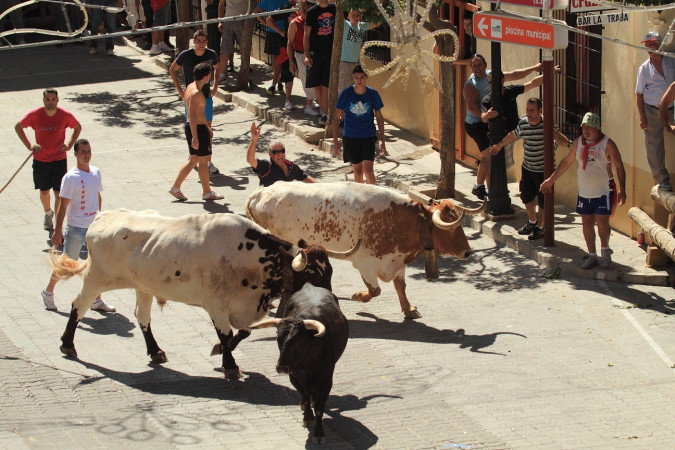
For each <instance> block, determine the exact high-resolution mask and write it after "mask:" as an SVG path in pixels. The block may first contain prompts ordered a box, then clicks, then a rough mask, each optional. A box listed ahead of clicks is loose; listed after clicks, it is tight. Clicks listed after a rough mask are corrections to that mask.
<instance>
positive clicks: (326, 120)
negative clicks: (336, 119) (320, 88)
mask: <svg viewBox="0 0 675 450" xmlns="http://www.w3.org/2000/svg"><path fill="white" fill-rule="evenodd" d="M326 122H328V116H327V115H325V114H321V118H320V119H319V123H320V124H321V125H326Z"/></svg>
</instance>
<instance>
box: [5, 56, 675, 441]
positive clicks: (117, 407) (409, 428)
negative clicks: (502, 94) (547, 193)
mask: <svg viewBox="0 0 675 450" xmlns="http://www.w3.org/2000/svg"><path fill="white" fill-rule="evenodd" d="M116 51H117V54H118V56H117V57H114V58H109V57H107V56H104V55H101V56H95V57H90V56H89V55H87V49H86V47H85V46H77V45H73V46H65V47H63V48H44V49H34V50H25V51H22V54H21V56H22V58H21V59H19V58H16V56H17V55H18V53H17V54H13V53H12V54H11V55H12V56H13V58H9V57H10V53H8V52H0V68H1V70H0V81H2V83H0V99H1V101H0V112H1V114H2V117H3V118H4V119H5V120H4V122H3V124H2V126H1V127H0V139H2V141H3V142H5V143H6V145H4V146H2V148H0V162H1V167H0V182H2V184H4V183H5V182H6V180H8V179H9V177H10V176H11V174H12V173H14V171H15V170H16V169H17V168H18V167H19V166H20V164H21V162H22V161H23V160H24V158H25V157H26V153H25V150H23V148H22V146H21V144H20V142H19V140H18V138H17V137H16V135H15V133H14V129H13V127H14V124H15V123H16V121H17V120H18V119H19V118H20V117H21V115H22V114H23V113H25V112H26V111H28V110H29V109H31V108H34V107H37V106H40V104H41V103H40V101H41V91H42V89H43V88H44V87H47V86H55V87H57V88H58V89H59V94H60V99H61V102H60V106H62V107H64V108H66V109H68V110H70V111H72V112H73V113H74V114H75V116H76V117H77V118H78V119H79V120H80V121H81V123H82V125H83V133H82V137H86V138H88V139H89V140H90V141H91V142H92V149H93V158H92V164H94V165H96V166H97V167H99V168H101V170H102V173H103V177H104V178H103V180H104V187H105V191H104V192H103V205H104V208H106V209H112V208H119V207H124V208H128V209H134V210H143V209H155V210H158V211H159V212H161V213H162V214H164V215H168V216H178V215H182V214H188V213H236V214H242V213H243V205H244V202H245V200H246V198H247V196H248V195H249V194H250V193H251V191H252V190H253V189H254V188H255V187H256V186H257V184H258V183H257V178H255V176H253V174H252V173H251V171H250V169H249V168H248V167H247V165H246V162H245V151H246V146H247V144H248V141H249V128H250V123H251V121H253V120H258V119H256V117H255V116H254V115H253V114H252V113H251V112H249V111H248V110H247V109H245V108H240V107H237V106H234V105H233V104H232V103H225V102H222V101H220V100H217V101H216V114H215V119H214V133H215V139H214V148H215V152H214V157H213V161H214V163H215V164H216V165H217V166H218V167H219V168H220V170H221V174H220V175H216V176H214V177H212V184H213V188H214V190H216V191H217V192H219V193H222V194H224V195H225V199H224V200H223V201H216V202H203V201H201V200H194V199H198V198H199V197H198V195H199V193H200V192H201V191H200V188H199V184H198V182H197V177H196V174H192V175H190V176H189V177H188V179H187V181H186V182H185V183H184V188H183V192H185V194H186V195H187V196H188V197H190V200H189V201H187V202H183V203H181V202H176V201H173V199H172V197H171V196H170V195H169V194H168V193H167V192H166V191H167V190H168V188H169V187H170V185H171V183H172V182H173V179H174V177H175V175H176V173H177V170H178V167H179V166H180V164H181V163H182V162H183V161H184V159H185V157H186V155H185V154H186V149H185V145H186V144H185V141H184V138H183V131H182V126H181V124H182V122H183V108H182V105H181V104H180V102H179V101H178V99H177V96H176V95H175V92H174V90H173V87H172V83H171V81H170V78H169V77H168V75H167V74H166V71H165V70H163V69H161V68H160V67H159V66H158V65H156V64H155V62H154V61H153V60H151V59H150V58H148V57H147V56H145V55H142V54H139V53H137V52H135V51H133V50H132V49H131V48H129V47H124V46H119V47H117V49H116ZM10 62H11V64H10ZM261 101H264V100H261ZM275 101H278V99H276V100H275ZM298 120H304V118H300V119H298ZM275 139H282V140H283V141H284V142H286V147H287V149H289V158H291V159H293V160H295V161H296V162H298V163H299V164H300V165H301V166H302V167H303V168H305V169H306V170H307V171H308V172H311V173H313V174H315V175H317V177H318V178H320V180H321V181H339V180H344V179H345V176H346V174H347V172H348V171H347V170H345V167H344V165H343V164H342V163H341V162H338V161H337V160H335V159H333V158H331V157H330V156H329V155H328V154H327V153H324V152H321V151H317V150H316V148H315V147H312V146H310V145H308V144H306V143H305V142H304V141H302V140H300V139H298V138H296V137H294V136H290V135H288V134H285V133H284V132H282V131H279V130H278V129H276V128H274V127H272V126H269V125H265V126H264V128H263V137H262V139H261V146H260V148H261V149H262V148H263V147H262V146H264V145H265V143H267V142H270V141H271V140H275ZM396 144H398V145H399V146H401V148H402V147H403V145H405V143H404V142H396ZM394 147H395V145H394V143H392V148H394ZM399 152H403V150H400V151H399ZM392 153H393V155H392V157H390V158H389V159H387V160H381V161H379V162H378V164H377V166H376V167H377V168H378V175H380V176H382V175H383V173H386V175H387V176H388V177H392V178H396V179H399V180H401V181H407V182H408V183H410V184H414V185H417V184H422V183H423V182H424V180H423V178H424V177H425V176H429V177H430V176H431V175H428V174H429V169H428V167H429V166H432V165H433V163H431V162H430V161H433V159H432V158H433V157H434V155H433V154H426V153H424V154H423V155H422V156H420V157H419V158H415V159H403V158H400V159H397V158H396V157H395V155H396V154H399V155H400V154H402V153H396V151H392ZM259 154H260V157H264V156H265V153H264V151H261V152H259ZM69 164H70V165H71V166H72V164H73V158H72V156H70V161H69ZM458 173H459V174H460V178H461V176H463V175H462V174H466V179H469V178H470V175H471V172H470V171H468V170H467V169H465V168H461V167H459V166H458ZM425 174H427V175H425ZM0 211H2V213H1V214H0V226H1V227H2V230H3V231H4V232H3V233H2V234H1V235H0V288H1V292H2V294H1V297H0V298H1V299H2V303H1V305H2V310H3V314H2V315H1V316H0V349H1V350H0V360H1V362H0V377H1V379H2V382H1V383H0V447H2V448H8V449H16V448H24V447H26V448H35V449H42V448H73V449H79V448H87V449H91V448H157V447H161V448H179V447H200V448H216V447H217V448H256V449H257V448H300V447H303V446H305V447H315V445H313V444H311V443H310V442H311V440H310V439H308V436H309V434H308V431H307V430H306V429H305V428H303V427H302V416H301V412H300V409H299V408H298V405H297V403H298V396H297V394H296V392H295V390H294V389H293V388H292V386H291V385H290V383H289V381H288V377H286V376H282V375H278V374H277V373H276V372H275V371H274V367H275V362H276V357H277V356H278V351H277V348H276V343H275V342H274V339H273V331H272V330H259V331H256V332H254V333H253V335H252V336H251V337H250V338H249V339H247V340H246V341H244V342H243V343H242V344H241V345H240V346H239V347H238V349H237V350H236V352H235V355H234V356H235V358H236V359H237V362H238V364H239V365H240V367H241V369H242V370H243V371H244V372H245V375H246V377H245V378H244V379H243V380H241V381H237V382H228V381H225V380H224V378H223V377H222V374H220V373H218V372H216V371H214V366H216V365H218V364H219V362H220V360H219V358H217V357H209V356H208V354H209V351H210V349H211V346H212V345H213V343H214V342H215V341H216V335H215V333H214V330H213V327H212V325H211V323H210V320H209V318H208V315H207V314H206V313H205V312H204V311H203V310H201V309H199V308H194V307H188V306H186V305H183V304H179V303H173V302H169V303H168V304H167V305H166V306H165V308H164V309H163V310H160V309H159V308H158V307H157V306H153V319H154V320H153V332H154V334H155V337H156V338H157V341H158V342H159V344H160V345H161V346H162V348H163V349H164V350H165V351H166V352H167V355H168V358H169V362H167V363H166V364H164V365H161V366H160V365H153V364H151V363H150V362H149V358H148V357H147V356H146V355H145V345H144V341H143V339H142V335H141V333H140V330H139V328H138V326H137V324H136V321H135V318H134V314H133V312H134V306H135V296H134V293H133V291H131V290H119V291H112V292H108V293H105V294H104V298H105V299H106V300H107V301H108V302H109V303H111V304H113V305H115V306H116V307H117V313H112V314H105V313H99V312H94V311H90V312H88V313H87V315H86V317H85V318H84V320H83V321H82V322H81V324H80V327H79V331H78V333H77V336H76V342H77V348H78V354H79V359H76V360H71V359H66V358H63V357H62V356H61V354H60V352H59V350H58V346H59V344H60V341H59V337H60V336H61V333H62V332H63V329H64V328H65V324H66V321H67V318H68V311H69V302H70V300H71V299H72V298H73V297H74V296H75V295H76V293H77V291H78V290H79V287H80V286H81V280H80V279H79V278H75V279H72V280H68V281H64V282H62V283H60V284H59V285H58V286H57V289H56V303H57V306H58V308H59V311H58V312H49V311H46V310H45V309H44V308H43V305H42V303H41V299H40V290H41V289H42V288H43V287H44V286H45V285H46V282H47V280H48V278H49V269H48V267H47V266H46V264H45V261H46V259H47V254H46V251H47V249H48V248H49V241H48V239H49V236H48V233H47V232H46V231H43V230H42V212H41V208H40V205H39V201H38V195H37V193H36V192H35V191H34V190H33V189H32V180H31V170H30V167H28V166H27V167H25V168H24V169H23V170H22V171H21V172H20V173H19V174H18V176H17V177H16V179H15V180H14V181H13V182H12V184H11V185H10V186H9V187H8V188H7V190H6V191H5V192H4V193H3V194H1V195H0ZM483 229H484V226H483V225H482V224H480V223H476V222H472V223H471V224H470V225H468V226H466V227H465V231H466V233H467V236H468V238H469V240H470V242H471V245H472V247H473V249H474V254H473V255H472V257H471V258H470V259H469V260H467V261H457V260H455V259H441V260H439V266H440V278H439V279H438V280H435V281H433V282H428V281H426V280H425V277H424V263H423V260H422V259H421V258H420V259H418V260H417V261H415V262H414V263H413V264H411V266H409V268H408V271H407V272H408V276H407V282H408V286H407V291H408V295H409V297H410V299H411V301H412V303H413V304H414V305H415V306H417V307H418V308H419V310H420V311H421V312H422V314H423V317H422V318H421V319H419V320H416V321H410V320H404V319H403V316H402V314H401V313H400V312H399V305H398V300H397V298H396V294H395V291H394V289H393V286H392V285H391V284H384V285H383V289H382V295H381V296H380V297H377V298H375V299H373V300H372V301H371V302H370V303H367V304H360V303H356V302H353V301H351V300H350V299H349V298H350V296H351V294H352V293H353V292H354V291H356V290H360V289H362V282H361V280H360V277H359V275H358V273H357V272H356V271H355V270H354V269H353V268H352V267H351V265H350V264H348V263H344V262H342V261H335V262H334V263H333V264H334V268H335V275H334V278H333V286H334V291H335V293H336V295H338V297H339V298H340V300H341V306H342V308H343V310H344V312H345V314H346V316H347V317H348V319H349V321H350V323H349V324H350V341H349V344H348V346H347V350H346V351H345V353H344V355H343V357H342V359H341V360H340V362H339V363H338V365H337V368H336V375H335V383H334V386H333V390H332V392H331V396H330V398H329V400H328V411H327V414H326V418H325V425H326V431H327V444H326V445H325V446H324V447H325V448H371V447H373V448H490V449H492V448H579V449H587V448H650V449H653V448H672V447H673V436H675V406H674V405H675V402H674V400H675V369H674V368H673V367H671V366H672V365H673V361H672V360H673V359H675V339H674V338H675V326H674V325H673V315H672V313H673V312H674V311H675V301H674V300H673V297H674V296H673V292H672V289H671V288H669V287H659V286H638V285H630V284H615V283H611V282H605V281H601V280H589V279H582V278H576V277H570V276H563V277H560V278H557V276H556V274H555V273H552V272H551V271H550V270H545V269H544V268H542V267H540V266H539V265H538V264H537V263H536V262H535V261H532V260H531V259H529V258H527V257H526V256H523V255H521V254H519V253H517V252H516V251H514V250H512V249H511V248H509V247H508V246H505V245H504V244H500V243H496V242H495V241H494V240H492V239H491V238H489V237H487V236H486V235H485V234H484V233H483V231H482V230H483ZM577 232H578V233H579V237H580V231H578V230H577ZM316 447H318V446H316Z"/></svg>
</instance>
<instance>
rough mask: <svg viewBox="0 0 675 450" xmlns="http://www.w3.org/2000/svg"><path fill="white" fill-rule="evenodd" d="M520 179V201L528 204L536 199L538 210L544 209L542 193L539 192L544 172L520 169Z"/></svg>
mask: <svg viewBox="0 0 675 450" xmlns="http://www.w3.org/2000/svg"><path fill="white" fill-rule="evenodd" d="M522 174H523V175H522V177H521V178H520V199H521V200H522V202H523V203H530V202H531V201H532V200H534V198H535V197H537V203H538V204H539V207H540V208H543V207H544V193H543V192H541V191H540V190H539V188H540V187H541V183H543V182H544V172H532V171H529V170H527V169H526V168H525V167H522Z"/></svg>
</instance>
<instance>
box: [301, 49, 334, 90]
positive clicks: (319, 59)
mask: <svg viewBox="0 0 675 450" xmlns="http://www.w3.org/2000/svg"><path fill="white" fill-rule="evenodd" d="M330 58H331V55H330V53H329V54H327V55H322V54H320V53H317V52H312V67H308V68H307V77H306V80H305V88H314V87H317V86H325V87H328V83H329V82H330Z"/></svg>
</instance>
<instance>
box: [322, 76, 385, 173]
mask: <svg viewBox="0 0 675 450" xmlns="http://www.w3.org/2000/svg"><path fill="white" fill-rule="evenodd" d="M352 75H353V78H354V85H353V86H350V87H348V88H347V89H345V90H344V91H342V92H340V96H339V97H338V101H337V104H336V105H335V115H336V119H337V120H335V119H333V152H334V153H335V156H340V143H339V141H338V122H339V120H341V119H344V132H343V134H344V135H343V137H342V142H343V143H344V155H343V158H342V159H343V161H344V162H348V163H351V165H352V170H353V171H354V181H356V182H357V183H363V177H364V175H365V177H366V183H368V184H375V172H373V161H374V160H375V142H377V134H376V132H375V124H374V123H373V118H375V119H377V128H378V130H379V132H380V156H384V155H386V154H387V147H386V145H385V143H384V118H383V117H382V112H381V111H380V110H381V109H382V107H383V106H384V104H383V103H382V99H381V98H380V94H378V93H377V91H376V90H375V89H373V88H371V87H369V86H367V85H366V82H367V81H368V75H366V73H365V72H364V71H363V68H362V67H361V65H357V66H356V67H354V70H353V72H352Z"/></svg>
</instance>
